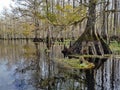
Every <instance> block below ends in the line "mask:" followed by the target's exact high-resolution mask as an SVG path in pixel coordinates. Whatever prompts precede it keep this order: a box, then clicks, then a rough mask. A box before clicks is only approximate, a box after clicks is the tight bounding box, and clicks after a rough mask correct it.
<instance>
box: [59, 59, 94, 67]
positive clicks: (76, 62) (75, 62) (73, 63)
mask: <svg viewBox="0 0 120 90" xmlns="http://www.w3.org/2000/svg"><path fill="white" fill-rule="evenodd" d="M57 61H59V63H62V64H64V66H66V67H68V68H74V69H90V68H93V67H94V64H93V63H90V62H88V61H86V60H84V61H83V63H80V61H81V59H59V60H57Z"/></svg>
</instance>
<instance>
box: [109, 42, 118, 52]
mask: <svg viewBox="0 0 120 90" xmlns="http://www.w3.org/2000/svg"><path fill="white" fill-rule="evenodd" d="M110 49H111V50H112V51H113V52H116V51H120V44H119V43H118V42H117V41H113V42H111V43H110Z"/></svg>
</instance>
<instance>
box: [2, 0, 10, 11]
mask: <svg viewBox="0 0 120 90" xmlns="http://www.w3.org/2000/svg"><path fill="white" fill-rule="evenodd" d="M11 2H12V0H0V12H1V10H3V8H9V5H10V3H11Z"/></svg>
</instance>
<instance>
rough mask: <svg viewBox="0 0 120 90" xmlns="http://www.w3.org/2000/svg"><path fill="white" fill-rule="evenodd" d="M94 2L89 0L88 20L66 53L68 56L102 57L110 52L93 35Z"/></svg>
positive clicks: (97, 35) (99, 39) (97, 37)
mask: <svg viewBox="0 0 120 90" xmlns="http://www.w3.org/2000/svg"><path fill="white" fill-rule="evenodd" d="M96 3H97V2H96V0H89V9H88V20H87V24H86V28H85V31H84V33H83V34H82V35H81V36H80V37H79V38H78V40H77V41H76V42H75V43H74V44H73V45H72V46H71V47H70V48H69V49H67V51H64V50H63V51H62V52H63V53H64V52H66V53H67V54H68V55H70V54H90V55H93V54H94V55H102V54H109V53H111V50H110V49H109V46H108V45H107V44H106V43H105V42H104V41H103V39H102V38H101V37H100V36H99V34H98V33H95V21H96V11H95V10H96V9H95V8H96Z"/></svg>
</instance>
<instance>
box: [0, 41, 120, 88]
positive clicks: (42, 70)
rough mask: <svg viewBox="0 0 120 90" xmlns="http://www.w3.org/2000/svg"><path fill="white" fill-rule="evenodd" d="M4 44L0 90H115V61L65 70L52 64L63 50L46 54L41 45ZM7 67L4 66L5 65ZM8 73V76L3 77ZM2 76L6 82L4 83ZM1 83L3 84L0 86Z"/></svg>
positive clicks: (0, 56) (97, 61)
mask: <svg viewBox="0 0 120 90" xmlns="http://www.w3.org/2000/svg"><path fill="white" fill-rule="evenodd" d="M7 45H8V43H7V42H4V43H1V45H0V49H1V50H0V51H1V52H0V60H1V62H0V66H1V67H2V68H6V69H2V68H0V88H3V87H2V86H1V85H3V84H4V85H5V86H6V87H4V89H3V90H9V89H8V88H7V87H9V88H10V89H11V90H119V88H120V86H119V83H120V71H119V69H120V65H119V63H120V60H119V58H116V59H115V58H110V59H109V60H106V59H99V58H92V59H91V58H89V59H88V60H89V61H91V62H92V61H94V63H95V68H94V69H91V70H79V69H68V68H66V67H64V66H63V65H60V64H58V63H56V62H55V59H56V58H64V57H63V56H62V54H61V51H60V50H62V48H63V46H57V45H55V46H53V47H51V50H50V52H49V50H48V51H47V50H46V46H45V44H44V43H35V44H34V43H30V42H29V43H28V44H26V43H24V42H22V43H20V42H16V43H13V44H12V43H11V42H9V47H7ZM5 63H7V64H5ZM6 72H8V73H6ZM3 76H5V77H6V79H5V80H7V82H10V83H7V84H6V83H5V80H3V79H4V78H2V79H1V77H3ZM1 80H3V81H4V82H3V83H1V82H2V81H1Z"/></svg>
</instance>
